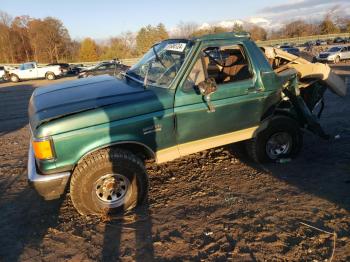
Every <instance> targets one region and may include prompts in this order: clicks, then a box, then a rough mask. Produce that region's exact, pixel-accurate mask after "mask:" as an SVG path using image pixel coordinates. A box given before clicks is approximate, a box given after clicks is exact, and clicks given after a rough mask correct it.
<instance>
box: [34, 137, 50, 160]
mask: <svg viewBox="0 0 350 262" xmlns="http://www.w3.org/2000/svg"><path fill="white" fill-rule="evenodd" d="M32 145H33V151H34V155H35V157H36V158H37V159H40V160H47V159H52V158H53V157H54V154H53V150H52V145H51V140H49V139H48V140H38V141H33V142H32Z"/></svg>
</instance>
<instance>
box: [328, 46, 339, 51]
mask: <svg viewBox="0 0 350 262" xmlns="http://www.w3.org/2000/svg"><path fill="white" fill-rule="evenodd" d="M340 49H341V47H337V46H334V47H332V48H329V49H328V52H339V51H340Z"/></svg>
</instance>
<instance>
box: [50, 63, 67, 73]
mask: <svg viewBox="0 0 350 262" xmlns="http://www.w3.org/2000/svg"><path fill="white" fill-rule="evenodd" d="M47 66H60V67H61V69H62V73H63V74H64V75H67V74H69V71H70V70H71V69H70V66H69V64H67V63H52V64H48V65H47Z"/></svg>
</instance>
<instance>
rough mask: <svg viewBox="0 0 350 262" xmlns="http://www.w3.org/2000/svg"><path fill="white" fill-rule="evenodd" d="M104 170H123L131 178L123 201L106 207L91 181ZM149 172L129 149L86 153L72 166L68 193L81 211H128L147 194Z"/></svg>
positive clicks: (108, 212)
mask: <svg viewBox="0 0 350 262" xmlns="http://www.w3.org/2000/svg"><path fill="white" fill-rule="evenodd" d="M106 174H122V175H124V176H125V177H127V178H128V179H129V181H130V184H129V187H128V190H127V193H126V195H125V198H124V200H123V201H124V202H123V205H121V206H119V207H114V208H109V207H106V206H104V205H102V204H101V203H100V202H99V200H98V197H97V195H96V193H95V190H96V189H95V188H94V184H95V183H96V181H97V180H98V179H99V178H101V177H102V176H104V175H106ZM147 193H148V176H147V173H146V170H145V167H144V164H143V162H142V161H141V160H140V159H139V158H138V157H136V156H135V155H134V154H132V153H130V152H129V151H124V150H120V149H113V148H107V149H102V150H99V151H97V152H95V153H92V154H91V155H89V156H87V157H85V158H84V159H83V161H82V162H81V163H79V164H78V166H77V167H76V168H75V169H74V172H73V174H72V178H71V181H70V196H71V199H72V202H73V205H74V207H75V208H76V209H77V211H78V212H79V213H80V214H81V215H99V216H104V215H113V214H118V213H119V214H120V213H122V212H123V211H128V210H131V209H133V208H134V207H136V206H137V205H139V204H141V203H142V202H143V201H144V200H145V199H146V197H147Z"/></svg>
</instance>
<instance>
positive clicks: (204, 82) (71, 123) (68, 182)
mask: <svg viewBox="0 0 350 262" xmlns="http://www.w3.org/2000/svg"><path fill="white" fill-rule="evenodd" d="M275 51H276V50H274V49H271V48H270V49H269V48H266V49H264V48H260V47H258V46H257V45H256V44H255V43H254V42H253V41H251V40H250V37H249V35H248V34H244V33H241V34H235V33H223V34H215V35H207V36H203V37H199V38H193V39H169V40H165V41H162V42H160V43H158V44H156V45H154V46H153V47H152V48H151V49H150V50H149V51H148V52H147V53H146V54H145V55H144V57H143V58H142V59H141V60H140V61H139V62H138V63H137V64H135V65H134V66H133V67H131V68H130V69H129V70H128V71H126V72H125V73H124V74H123V75H120V76H119V77H118V78H114V77H110V76H97V77H92V78H87V79H81V80H75V81H69V82H64V83H60V84H55V85H51V86H47V87H44V88H37V89H36V90H35V92H34V93H33V95H32V97H31V100H30V104H29V121H30V129H31V135H32V137H31V139H32V141H31V142H30V149H29V160H28V178H29V181H30V182H31V184H33V185H34V187H35V188H36V190H37V191H38V192H39V194H40V195H42V196H43V197H44V198H45V199H48V200H49V199H54V198H58V197H60V196H61V195H62V194H64V192H65V190H67V189H68V187H69V190H70V196H71V199H72V202H73V204H74V206H75V207H76V209H77V210H78V212H79V213H80V214H82V215H90V214H95V215H101V214H106V213H115V212H120V211H125V210H130V209H132V208H134V207H135V206H136V205H138V204H140V203H142V201H143V200H144V199H145V198H146V196H147V191H148V186H149V185H148V177H147V173H146V170H145V167H144V162H145V161H146V160H148V159H154V160H155V163H163V162H166V161H171V160H173V159H175V158H179V157H182V156H186V155H188V154H192V153H195V152H198V151H201V150H206V149H209V148H214V147H218V146H222V145H226V144H231V143H235V142H239V141H246V148H247V151H248V153H249V155H250V156H251V157H252V158H253V159H254V160H256V161H259V162H269V161H270V162H271V161H277V160H278V159H280V158H287V157H294V156H296V155H297V154H298V152H299V151H300V149H301V147H302V142H303V131H304V130H310V131H312V132H314V133H315V134H317V135H319V136H321V137H323V138H327V137H328V136H327V135H326V134H325V132H324V131H323V130H322V128H321V126H320V125H319V123H318V121H317V120H318V116H319V115H320V113H321V111H322V104H323V99H322V98H323V93H324V92H325V90H326V89H327V88H328V87H329V83H328V82H327V81H326V77H324V78H325V79H323V78H322V79H321V78H320V76H319V74H314V75H312V74H311V73H307V72H303V74H302V75H301V74H300V73H299V72H298V68H297V65H299V66H300V65H301V66H303V64H305V65H306V67H307V66H309V67H307V68H310V64H309V63H308V62H307V61H306V60H303V59H301V58H297V57H294V56H292V55H289V54H286V57H283V54H284V53H283V52H281V53H279V52H275ZM293 66H295V67H296V68H293ZM299 71H300V70H299ZM306 71H307V70H306ZM311 71H312V70H311ZM313 73H315V72H313ZM332 77H333V78H334V77H335V78H336V76H334V75H333V76H332ZM338 80H339V79H335V81H338ZM333 91H334V92H338V93H339V94H340V95H344V94H345V93H344V92H345V91H344V89H343V90H340V91H339V90H336V89H334V90H333ZM342 92H343V93H342Z"/></svg>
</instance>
